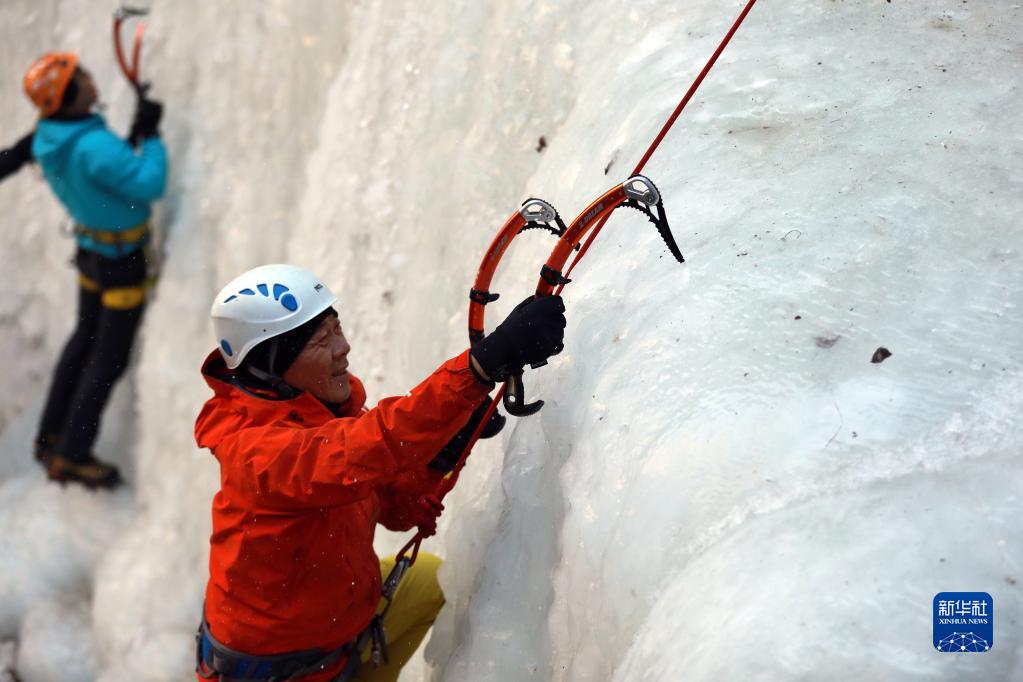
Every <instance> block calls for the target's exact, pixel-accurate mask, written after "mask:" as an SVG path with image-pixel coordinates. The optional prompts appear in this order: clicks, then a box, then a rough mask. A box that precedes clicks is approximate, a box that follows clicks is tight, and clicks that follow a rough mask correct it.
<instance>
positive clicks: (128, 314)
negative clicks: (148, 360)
mask: <svg viewBox="0 0 1023 682" xmlns="http://www.w3.org/2000/svg"><path fill="white" fill-rule="evenodd" d="M143 251H144V249H137V250H136V251H134V252H132V253H131V254H129V255H127V256H124V257H122V258H117V259H111V258H104V257H102V256H100V255H98V254H96V253H93V252H91V251H86V250H84V249H79V250H78V254H77V255H76V257H75V262H76V264H77V266H78V272H79V284H80V289H79V294H78V323H77V325H76V326H75V330H74V332H73V333H72V334H71V338H70V339H69V340H68V342H67V345H66V346H65V347H64V352H63V353H61V356H60V360H59V361H58V362H57V367H56V369H55V371H54V375H53V383H52V384H51V385H50V392H49V394H48V395H47V398H46V405H45V406H44V408H43V415H42V420H41V421H40V424H39V437H40V438H41V439H47V440H51V441H52V439H54V438H56V444H57V445H56V447H57V453H58V454H60V455H62V456H63V457H65V458H67V459H69V460H71V461H75V462H81V461H83V460H84V459H86V458H88V457H89V456H90V455H91V452H92V445H93V443H94V442H95V440H96V435H97V433H98V432H99V422H100V417H101V415H102V414H103V409H104V408H105V407H106V404H107V400H108V399H109V398H110V393H111V391H112V390H113V387H114V383H115V382H116V381H117V380H118V379H119V378H120V377H121V375H122V374H124V370H125V368H126V367H127V366H128V359H129V357H130V356H131V347H132V343H133V342H134V341H135V333H136V331H138V327H139V323H140V322H141V321H142V311H143V310H144V308H145V282H146V259H145V255H144V253H143Z"/></svg>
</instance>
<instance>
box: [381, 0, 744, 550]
mask: <svg viewBox="0 0 1023 682" xmlns="http://www.w3.org/2000/svg"><path fill="white" fill-rule="evenodd" d="M756 2H757V0H749V2H747V3H746V7H745V8H743V10H742V12H741V13H740V14H739V17H738V18H737V19H736V20H735V23H734V24H732V28H731V29H729V31H728V33H727V34H725V37H724V39H723V40H722V41H721V44H719V45H718V47H717V49H716V50H714V54H713V55H711V57H710V60H708V61H707V64H706V65H705V66H704V67H703V70H702V71H700V74H699V75H698V76H697V77H696V80H694V81H693V84H692V85H690V86H689V90H687V91H686V94H685V95H684V96H683V97H682V101H681V102H679V103H678V106H677V107H675V111H673V112H671V116H669V117H668V120H667V121H666V122H665V124H664V126H663V127H662V128H661V132H659V133H657V137H655V138H654V141H653V142H652V143H650V146H649V147H648V148H647V150H646V153H645V154H643V158H641V159H640V160H639V163H638V164H637V165H636V168H635V170H633V171H632V174H631V175H630V176H629V177H632V175H637V174H639V173H640V172H641V171H642V170H643V166H645V165H646V162H647V161H649V160H650V157H651V156H653V153H654V151H656V150H657V147H658V146H659V145H660V144H661V140H663V139H664V137H665V136H666V135H667V134H668V131H669V130H671V127H672V126H673V125H674V124H675V121H676V119H678V117H679V116H680V115H681V114H682V110H683V109H685V108H686V105H687V104H689V100H691V99H692V98H693V95H694V94H696V91H697V89H699V87H700V84H701V83H703V79H704V78H706V76H707V74H708V73H709V72H710V70H711V68H712V67H713V66H714V62H716V61H717V60H718V57H719V56H721V53H722V52H724V49H725V46H727V45H728V42H729V41H730V40H731V39H732V36H733V35H735V32H736V31H737V30H739V26H740V25H741V24H742V22H743V20H744V19H745V18H746V15H747V14H749V11H750V10H751V9H753V5H754V4H756ZM609 217H610V214H608V218H609ZM606 222H607V218H604V219H603V220H602V221H600V222H599V223H598V224H597V226H596V227H595V228H594V229H593V232H592V233H591V234H590V236H589V238H588V239H587V240H586V243H584V244H583V246H582V248H581V249H580V250H579V253H578V254H576V257H575V259H574V260H573V261H572V264H571V265H569V267H568V271H567V272H565V277H568V276H569V275H570V274H572V269H573V268H574V267H575V266H576V263H578V262H579V261H580V260H581V259H582V257H583V256H585V255H586V252H587V251H588V250H589V248H590V244H592V243H593V240H594V239H596V238H597V235H598V234H600V230H601V228H603V227H604V223H606ZM564 287H565V285H564V284H562V285H561V286H560V287H558V290H557V292H555V293H557V294H560V293H561V290H562V289H564ZM503 394H504V386H502V387H501V389H500V390H499V391H498V392H497V395H496V396H494V401H493V402H492V403H491V404H490V409H488V410H487V413H486V414H485V415H483V419H482V420H481V421H480V423H479V426H477V427H476V431H475V432H473V434H472V438H470V439H469V442H468V444H466V446H465V450H463V451H462V455H461V456H460V457H459V458H458V462H457V463H456V464H455V468H454V469H452V470H451V474H450V475H449V476H448V477H447V478H445V479H443V480H442V481H441V482H440V483H439V484H438V485H437V490H436V493H435V494H436V495H437V497H438V499H440V500H443V499H444V496H445V495H447V494H448V493H449V492H450V491H451V489H452V488H454V487H455V483H457V482H458V476H459V474H461V473H462V469H463V468H464V467H465V462H466V460H467V459H468V458H469V453H470V452H471V451H472V448H473V446H475V445H476V441H478V440H479V437H480V434H481V433H483V429H484V427H485V426H486V425H487V424H488V423H489V422H490V417H491V415H493V413H494V410H496V409H497V405H498V404H499V403H500V402H501V397H502V396H503ZM423 539H424V536H423V534H422V531H418V532H416V534H415V536H414V537H413V538H412V539H411V540H409V541H408V543H406V544H405V546H404V547H402V548H401V551H399V552H398V555H397V556H396V557H395V559H396V560H398V561H400V560H402V559H403V558H405V555H406V554H407V553H408V552H409V551H410V550H411V551H412V555H411V556H410V557H409V558H408V559H409V565H412V564H413V563H415V560H416V557H417V556H418V555H419V546H420V545H421V544H422V542H423Z"/></svg>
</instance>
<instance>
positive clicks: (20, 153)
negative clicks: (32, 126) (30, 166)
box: [0, 131, 35, 180]
mask: <svg viewBox="0 0 1023 682" xmlns="http://www.w3.org/2000/svg"><path fill="white" fill-rule="evenodd" d="M34 134H35V131H32V132H31V133H29V134H28V135H26V136H25V137H23V138H21V139H20V140H18V141H17V142H15V143H14V146H13V147H11V148H10V149H4V150H0V180H3V179H4V178H6V177H7V176H8V175H10V174H11V173H16V172H18V171H19V170H21V167H22V166H24V165H25V164H26V163H30V162H31V161H32V136H33V135H34Z"/></svg>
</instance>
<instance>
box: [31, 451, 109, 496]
mask: <svg viewBox="0 0 1023 682" xmlns="http://www.w3.org/2000/svg"><path fill="white" fill-rule="evenodd" d="M46 473H47V475H48V476H49V478H50V480H51V481H57V482H58V483H60V484H61V485H64V484H65V483H81V484H82V485H84V486H85V487H86V488H92V489H96V488H116V487H117V486H119V485H120V484H121V473H120V472H119V471H118V470H117V467H115V466H114V465H112V464H107V463H106V462H101V461H100V460H98V459H96V458H95V457H93V456H92V455H89V456H88V457H87V458H86V459H84V460H82V461H80V462H76V461H73V460H70V459H68V458H66V457H64V456H63V455H58V454H56V453H53V454H52V455H51V457H50V461H49V464H48V466H47V467H46Z"/></svg>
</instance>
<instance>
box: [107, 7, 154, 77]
mask: <svg viewBox="0 0 1023 682" xmlns="http://www.w3.org/2000/svg"><path fill="white" fill-rule="evenodd" d="M147 14H149V10H147V9H143V8H139V7H129V6H127V5H121V6H120V7H118V8H117V11H116V12H114V55H115V56H116V57H117V63H118V65H120V67H121V72H122V73H123V74H124V77H125V78H127V79H128V82H129V83H131V86H132V87H133V88H135V91H136V92H138V93H139V94H140V95H141V94H142V93H144V92H145V91H146V88H147V87H148V85H147V84H145V83H143V82H142V80H141V74H140V72H139V70H140V68H141V66H142V64H141V61H142V34H143V33H145V30H146V23H145V22H144V21H139V22H138V24H137V25H136V26H135V40H134V42H133V44H132V49H131V63H129V62H128V61H127V60H126V59H125V56H124V48H123V47H122V46H121V26H122V25H123V24H124V22H126V21H127V20H129V19H133V18H138V17H143V16H145V15H147Z"/></svg>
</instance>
